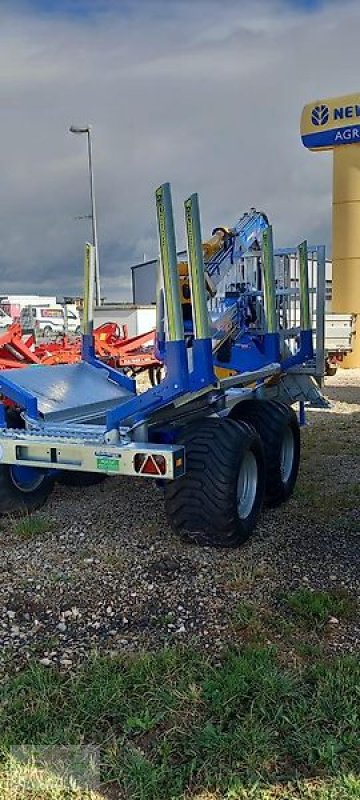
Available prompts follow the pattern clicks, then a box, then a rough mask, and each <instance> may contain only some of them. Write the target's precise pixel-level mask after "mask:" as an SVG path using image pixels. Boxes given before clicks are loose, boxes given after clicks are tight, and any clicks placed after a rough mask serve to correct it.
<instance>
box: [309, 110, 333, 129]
mask: <svg viewBox="0 0 360 800" xmlns="http://www.w3.org/2000/svg"><path fill="white" fill-rule="evenodd" d="M328 121H329V109H328V107H327V106H325V105H321V106H314V108H313V110H312V112H311V122H312V124H313V125H316V126H319V125H326V123H327V122H328Z"/></svg>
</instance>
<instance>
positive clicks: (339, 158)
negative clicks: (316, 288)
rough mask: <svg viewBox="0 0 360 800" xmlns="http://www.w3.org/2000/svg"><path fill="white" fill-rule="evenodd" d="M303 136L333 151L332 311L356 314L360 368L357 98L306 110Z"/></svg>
mask: <svg viewBox="0 0 360 800" xmlns="http://www.w3.org/2000/svg"><path fill="white" fill-rule="evenodd" d="M301 135H302V141H303V144H304V145H305V147H308V148H309V149H310V150H333V151H334V152H333V213H332V311H334V312H336V313H338V314H353V315H355V325H354V332H353V337H352V352H351V353H350V354H349V355H348V356H346V358H345V359H344V361H343V366H344V367H360V94H355V95H346V96H344V97H336V98H331V99H330V98H326V99H324V100H317V101H315V102H313V103H309V104H308V105H307V106H305V108H304V110H303V113H302V118H301Z"/></svg>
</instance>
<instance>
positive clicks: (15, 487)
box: [0, 464, 54, 516]
mask: <svg viewBox="0 0 360 800" xmlns="http://www.w3.org/2000/svg"><path fill="white" fill-rule="evenodd" d="M53 486H54V478H53V477H52V475H50V474H49V473H48V472H43V471H42V470H41V469H36V468H35V467H20V466H16V465H9V464H1V465H0V514H14V515H19V516H20V515H22V514H28V513H31V512H32V511H36V510H37V509H38V508H41V506H42V505H44V503H45V502H46V500H47V499H48V497H49V495H50V494H51V492H52V490H53Z"/></svg>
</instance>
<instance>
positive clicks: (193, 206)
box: [184, 194, 210, 339]
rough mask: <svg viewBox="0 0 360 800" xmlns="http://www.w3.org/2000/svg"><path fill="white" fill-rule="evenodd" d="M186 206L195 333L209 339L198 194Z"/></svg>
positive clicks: (196, 335) (193, 195)
mask: <svg viewBox="0 0 360 800" xmlns="http://www.w3.org/2000/svg"><path fill="white" fill-rule="evenodd" d="M184 207H185V223H186V239H187V251H188V265H189V278H190V291H191V302H192V313H193V323H194V334H195V339H208V338H209V337H210V325H209V314H208V308H207V298H206V286H205V268H204V258H203V249H202V241H201V224H200V211H199V198H198V195H197V194H192V195H191V197H189V199H188V200H186V201H185V204H184Z"/></svg>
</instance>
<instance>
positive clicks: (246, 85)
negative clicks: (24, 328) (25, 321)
mask: <svg viewBox="0 0 360 800" xmlns="http://www.w3.org/2000/svg"><path fill="white" fill-rule="evenodd" d="M98 7H99V13H98V14H97V15H94V16H90V17H83V18H82V17H80V16H77V17H71V16H64V17H63V18H61V17H58V16H54V15H52V16H51V15H40V14H39V13H37V14H36V13H35V12H34V11H31V10H30V9H29V7H27V8H26V7H25V6H23V7H20V6H19V5H17V4H16V3H15V4H11V5H7V6H3V7H2V10H1V11H0V109H1V148H0V176H1V180H0V267H1V276H2V280H1V292H10V291H11V292H15V291H27V290H29V291H30V290H35V289H39V290H44V291H45V290H46V291H47V292H48V291H50V290H54V291H58V293H59V294H61V293H70V292H75V291H79V289H80V287H81V279H82V263H81V262H82V247H83V243H84V241H85V240H86V238H88V237H89V236H90V225H89V222H88V221H86V220H83V221H75V219H74V218H75V217H76V216H78V215H86V214H88V213H89V200H88V184H87V180H88V175H87V163H86V143H85V139H84V138H83V137H75V136H72V135H71V134H69V133H68V127H69V125H70V124H71V123H87V122H91V123H92V125H93V130H94V158H95V178H96V195H97V204H98V217H99V219H98V222H99V239H100V247H101V259H102V262H101V269H102V275H103V282H104V290H105V294H107V295H108V296H109V293H111V294H113V295H115V296H116V297H120V296H121V295H122V296H124V295H126V293H127V292H128V291H129V287H130V276H129V264H130V263H132V262H134V261H136V260H137V259H139V260H141V259H142V257H143V254H144V253H145V254H146V256H147V257H150V256H151V255H153V253H154V252H156V250H157V242H156V226H155V213H154V201H153V191H154V188H155V187H156V185H157V184H158V183H160V182H162V181H164V180H170V181H172V184H173V194H174V200H175V203H176V211H177V227H178V238H179V245H180V246H181V245H182V244H183V226H182V208H181V204H182V200H183V199H184V198H185V197H186V196H187V195H188V194H189V193H190V192H192V191H194V190H195V191H196V190H197V191H199V193H200V202H201V210H202V219H203V228H204V234H206V233H207V232H208V231H209V229H210V228H212V227H213V226H214V225H216V224H220V223H225V224H231V223H232V222H233V221H235V219H236V217H237V216H238V215H239V214H240V213H241V212H242V211H243V210H245V209H246V208H248V207H249V206H251V205H255V206H257V207H260V208H262V209H264V210H265V211H266V212H267V213H268V214H269V216H270V218H271V220H272V221H273V223H274V228H275V237H276V242H277V243H278V244H279V245H289V244H292V243H294V242H296V241H298V240H300V239H302V238H304V237H305V236H306V237H307V238H308V239H312V241H314V240H317V241H323V240H325V241H326V243H327V244H328V243H329V235H330V204H331V156H330V155H329V154H311V153H307V152H306V151H305V150H304V149H303V148H302V145H301V143H300V137H299V116H300V112H301V108H302V106H303V104H304V103H305V102H307V101H309V100H311V99H314V98H316V97H321V96H326V95H332V94H338V93H339V94H341V93H347V92H351V91H353V90H354V89H356V86H354V78H353V72H354V53H356V52H357V45H358V39H359V32H360V10H359V6H358V3H357V2H342V3H341V4H339V5H338V4H337V3H335V2H330V3H328V4H326V5H325V6H324V7H323V8H320V9H319V10H317V11H313V12H312V13H311V14H309V13H306V12H305V11H299V10H296V9H294V8H291V7H290V6H289V5H288V4H286V3H285V2H275V1H274V2H273V0H270V1H269V2H265V0H264V1H263V2H250V0H249V2H247V0H245V1H244V2H236V1H235V0H225V1H224V2H222V3H221V4H220V3H217V2H216V3H215V2H213V0H197V2H196V3H190V2H188V1H187V0H185V1H184V0H179V1H178V0H173V1H172V2H171V3H169V2H165V0H163V1H162V2H161V1H160V0H147V2H144V3H136V2H135V3H131V4H128V5H127V8H126V6H122V9H123V10H122V13H120V12H119V4H118V3H111V2H110V3H99V4H98ZM124 9H125V10H124Z"/></svg>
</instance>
